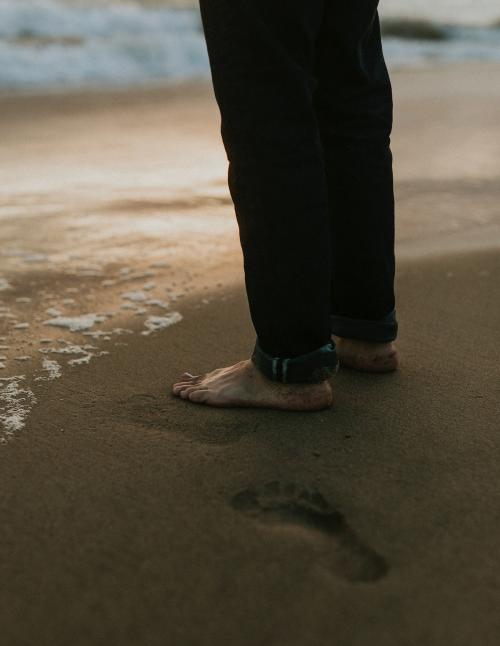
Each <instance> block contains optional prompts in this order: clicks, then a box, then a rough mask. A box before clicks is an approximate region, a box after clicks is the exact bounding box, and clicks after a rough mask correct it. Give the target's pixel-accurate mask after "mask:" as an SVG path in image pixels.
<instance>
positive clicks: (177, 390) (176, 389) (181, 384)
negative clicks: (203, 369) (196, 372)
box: [172, 376, 201, 395]
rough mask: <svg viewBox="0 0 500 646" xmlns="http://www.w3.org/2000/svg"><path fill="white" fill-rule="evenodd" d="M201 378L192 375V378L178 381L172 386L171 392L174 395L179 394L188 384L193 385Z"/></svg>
mask: <svg viewBox="0 0 500 646" xmlns="http://www.w3.org/2000/svg"><path fill="white" fill-rule="evenodd" d="M200 380H201V376H197V377H193V379H190V380H188V381H178V382H177V383H175V384H174V385H173V386H172V392H173V393H174V395H177V394H179V393H180V392H181V391H182V390H184V388H189V386H194V385H195V384H197V383H199V382H200Z"/></svg>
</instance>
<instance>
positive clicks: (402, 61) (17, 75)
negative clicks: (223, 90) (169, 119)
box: [0, 0, 500, 90]
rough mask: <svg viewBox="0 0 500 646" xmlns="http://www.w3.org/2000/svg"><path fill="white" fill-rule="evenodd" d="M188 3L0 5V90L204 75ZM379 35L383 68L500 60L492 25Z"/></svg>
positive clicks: (420, 22) (401, 25) (5, 1)
mask: <svg viewBox="0 0 500 646" xmlns="http://www.w3.org/2000/svg"><path fill="white" fill-rule="evenodd" d="M173 2H174V3H175V6H173V5H172V3H173ZM405 2H406V0H405ZM190 3H191V0H136V1H134V2H132V1H131V0H128V1H125V0H120V1H118V0H99V1H97V0H15V1H14V0H0V88H3V89H14V90H15V89H30V88H51V87H85V86H110V85H112V86H119V85H122V86H123V85H128V86H132V85H141V84H147V83H150V82H159V81H171V80H180V79H188V78H208V76H209V63H208V56H207V52H206V45H205V41H204V38H203V31H202V27H201V20H200V15H199V10H198V8H197V7H192V6H189V5H190ZM382 31H383V36H384V51H385V55H386V59H387V61H388V63H389V65H390V66H400V65H407V64H410V65H414V64H426V63H429V62H431V63H434V62H439V61H444V62H448V61H464V60H494V61H500V20H499V21H495V22H493V23H492V24H491V25H486V26H484V25H483V26H479V25H472V24H460V25H459V24H456V25H453V24H446V23H444V22H439V21H431V20H426V19H405V18H398V17H397V14H391V16H390V17H387V18H385V17H383V18H382Z"/></svg>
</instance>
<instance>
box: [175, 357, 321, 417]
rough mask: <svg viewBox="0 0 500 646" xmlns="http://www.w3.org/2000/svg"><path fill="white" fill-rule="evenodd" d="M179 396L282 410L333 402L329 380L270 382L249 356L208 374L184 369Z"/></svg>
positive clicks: (216, 403)
mask: <svg viewBox="0 0 500 646" xmlns="http://www.w3.org/2000/svg"><path fill="white" fill-rule="evenodd" d="M172 392H173V394H174V395H176V396H177V397H182V399H187V400H189V401H191V402H195V403H197V404H208V405H209V406H228V407H235V406H244V407H250V408H279V409H281V410H296V411H307V410H321V409H323V408H328V407H329V406H331V405H332V404H333V391H332V387H331V386H330V384H329V383H328V381H322V382H320V383H316V384H282V383H278V382H274V381H270V380H269V379H267V378H266V377H264V375H263V374H262V373H261V372H260V370H259V369H258V368H257V367H256V366H255V364H254V363H253V362H252V361H250V359H247V360H245V361H240V362H239V363H236V364H235V365H234V366H229V367H228V368H220V369H219V370H214V371H213V372H209V373H207V374H206V375H198V376H193V375H190V374H189V373H188V372H185V373H184V374H183V375H182V376H181V378H180V381H179V382H178V383H176V384H174V386H173V388H172Z"/></svg>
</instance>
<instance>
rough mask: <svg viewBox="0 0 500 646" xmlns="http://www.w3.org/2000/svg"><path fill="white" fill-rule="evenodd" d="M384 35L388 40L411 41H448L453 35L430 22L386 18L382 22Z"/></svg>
mask: <svg viewBox="0 0 500 646" xmlns="http://www.w3.org/2000/svg"><path fill="white" fill-rule="evenodd" d="M381 28H382V35H383V36H384V37H386V38H391V37H392V38H406V39H409V40H448V39H449V38H450V37H451V35H450V33H449V30H448V29H446V27H445V26H444V25H440V24H438V23H434V22H432V21H430V20H424V19H421V20H414V19H411V18H386V19H384V20H382V21H381Z"/></svg>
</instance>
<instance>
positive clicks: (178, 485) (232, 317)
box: [0, 66, 500, 646]
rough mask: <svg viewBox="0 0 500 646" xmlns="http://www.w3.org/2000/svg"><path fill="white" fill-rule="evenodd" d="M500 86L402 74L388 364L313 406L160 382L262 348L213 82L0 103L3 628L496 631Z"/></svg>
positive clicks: (274, 640)
mask: <svg viewBox="0 0 500 646" xmlns="http://www.w3.org/2000/svg"><path fill="white" fill-rule="evenodd" d="M499 79H500V68H498V67H494V66H464V67H450V68H442V69H440V70H426V71H418V72H400V73H395V74H394V75H393V83H394V88H395V96H396V108H397V115H398V118H397V122H396V128H395V133H394V145H393V149H394V156H395V159H396V160H397V165H396V170H397V187H396V189H397V198H398V231H397V234H398V247H397V250H398V259H399V263H398V276H397V295H398V317H399V320H400V326H401V328H400V329H401V335H400V339H399V347H400V351H401V355H402V366H401V371H400V372H398V373H397V374H394V375H389V376H367V375H360V374H356V373H354V372H350V371H347V370H342V371H341V372H340V373H339V374H338V375H337V377H336V378H335V380H334V382H333V383H334V388H335V393H336V405H335V407H334V408H333V409H332V410H330V411H326V412H325V411H323V412H319V413H313V414H311V413H309V414H305V413H304V414H302V413H280V412H276V411H252V410H239V411H233V410H214V409H208V408H205V407H196V406H193V405H190V404H188V403H186V402H183V401H181V400H179V399H177V398H173V397H171V396H170V394H169V387H170V384H171V382H172V381H173V380H174V379H175V378H176V376H177V375H178V373H179V372H180V371H182V370H184V369H185V368H187V369H191V370H192V371H198V370H199V371H202V370H207V369H210V368H212V367H214V366H215V365H222V364H227V363H229V362H234V361H236V360H238V359H241V358H243V357H245V356H247V355H248V352H249V348H250V347H251V345H252V341H253V332H252V328H251V324H250V320H249V316H248V308H247V305H246V300H245V295H244V291H243V287H242V270H241V255H240V252H239V249H238V244H237V235H236V229H235V226H234V221H233V217H232V213H231V206H230V202H229V200H228V197H227V191H226V188H225V184H224V172H225V167H224V155H223V152H222V151H221V149H220V143H219V140H218V122H217V113H216V110H215V107H214V105H213V100H212V98H211V94H210V91H209V89H208V88H207V87H206V86H196V87H192V86H190V87H183V88H179V89H177V90H164V89H152V90H150V91H144V92H140V93H135V94H130V93H119V92H118V93H116V92H114V93H106V94H102V93H101V94H92V93H87V94H85V95H80V96H73V95H68V96H63V97H61V96H57V95H54V96H46V97H43V98H38V99H36V100H35V98H34V97H15V98H12V97H3V98H1V100H0V111H1V112H2V115H3V116H4V119H3V120H2V122H3V125H2V141H3V147H2V149H1V151H0V156H1V158H2V159H1V164H0V166H1V168H2V174H3V177H2V195H1V203H0V206H1V208H0V214H1V217H2V236H3V238H2V255H1V259H0V260H1V265H0V269H1V271H0V277H2V278H3V279H4V281H6V282H7V286H6V287H5V289H4V290H3V291H2V292H1V293H0V296H1V299H2V304H1V305H2V312H3V313H4V314H6V315H7V314H10V316H3V317H2V319H0V321H2V323H1V325H2V326H3V327H2V328H1V331H0V334H1V335H2V336H3V339H4V340H3V341H1V343H2V344H4V345H5V346H9V347H8V348H6V349H4V350H2V351H1V353H3V355H4V356H5V357H6V359H5V368H4V369H3V370H2V375H1V376H2V378H3V379H4V381H3V382H0V383H2V385H3V389H4V390H3V391H2V393H3V397H4V398H3V400H2V401H1V403H2V405H3V409H4V411H5V409H6V408H7V409H8V410H10V418H9V419H11V420H12V419H14V418H16V415H17V416H18V418H19V416H20V415H21V413H23V411H24V413H23V415H24V417H23V416H22V415H21V418H22V419H21V421H22V424H20V425H19V426H18V427H17V428H15V429H13V428H10V430H9V429H8V428H7V429H6V428H5V427H4V429H3V435H2V437H3V440H4V443H3V444H2V445H0V460H1V467H0V489H1V491H2V497H1V504H0V535H1V540H0V566H1V570H0V572H1V580H2V586H1V591H2V593H1V598H2V603H1V606H0V607H1V611H0V614H1V616H0V622H1V625H2V633H3V638H2V641H4V642H5V644H7V645H8V646H11V645H12V646H13V645H16V646H17V645H18V644H19V645H24V644H34V643H36V644H40V645H45V644H47V645H48V644H51V645H59V644H61V645H63V644H64V645H66V644H72V645H79V644H81V645H82V646H83V645H85V646H89V645H92V646H94V645H97V644H102V645H106V646H108V645H110V644H120V645H124V644H134V645H135V644H137V645H141V646H142V645H144V644H147V645H148V646H149V645H156V644H162V645H163V644H175V645H177V644H179V645H183V646H184V645H185V644H193V645H194V644H196V645H198V644H202V645H205V644H207V645H208V644H210V645H211V644H245V645H246V644H248V645H249V646H250V645H252V646H254V645H255V644H266V645H267V644H269V645H279V646H281V645H282V644H283V645H284V644H286V645H289V644H290V645H297V646H299V645H300V646H303V645H306V644H311V645H312V644H314V645H315V646H316V645H321V644H325V645H326V644H331V643H335V644H339V645H341V646H347V645H351V644H352V645H356V646H358V645H360V646H365V645H368V644H370V646H371V645H372V644H376V645H377V646H378V645H382V646H384V645H386V644H387V645H391V646H392V645H393V644H394V645H398V646H400V645H401V644H404V645H405V646H412V645H413V644H415V645H417V644H418V645H419V646H420V645H421V644H429V645H431V646H434V645H435V646H442V644H445V643H446V644H450V645H453V646H458V645H462V644H464V645H465V644H467V645H469V644H471V643H472V644H476V643H477V644H481V645H483V644H484V645H486V646H489V645H490V644H496V642H497V639H498V634H499V633H500V620H499V617H498V612H497V608H498V605H499V602H500V592H499V585H500V556H499V553H498V549H497V544H498V536H499V535H500V518H499V515H498V508H499V503H500V500H499V499H500V493H499V488H498V462H499V458H500V455H499V454H500V450H499V440H498V420H499V414H500V404H499V401H500V397H499V395H500V378H499V369H498V359H499V347H500V306H499V297H500V287H499V285H500V254H499V253H498V248H499V246H500V243H499V240H500V237H499V235H498V234H499V232H500V213H499V210H498V206H497V205H498V198H499V197H500V195H499V194H500V183H499V178H498V168H499V165H498V162H499V158H500V147H499V145H498V141H499V138H498V134H499V133H498V130H500V126H499V125H498V123H497V119H496V115H497V114H498V108H499V106H500V90H499V89H498V88H500V84H499V83H498V82H496V81H498V80H499ZM42 161H43V164H42ZM6 162H8V163H6ZM75 256H77V257H75ZM109 281H111V283H110V282H109ZM113 281H114V282H113ZM151 283H153V286H151ZM75 290H76V291H75ZM138 293H141V294H142V296H138V295H137V294H138ZM127 294H128V296H124V295H127ZM130 294H135V295H134V296H132V297H131V296H130ZM28 298H30V299H31V300H30V301H27V300H25V299H28ZM68 298H69V299H72V300H73V302H69V301H68ZM18 299H21V300H18ZM23 299H24V300H23ZM64 301H68V302H64ZM147 301H163V302H164V304H163V306H160V305H158V304H157V303H156V304H151V303H147ZM126 304H129V305H131V306H132V309H130V308H129V307H127V308H126V309H123V307H122V306H123V305H126ZM51 308H56V309H57V308H59V311H60V314H58V315H57V314H54V312H52V314H48V313H47V311H46V310H47V309H51ZM140 310H145V311H143V312H141V311H140ZM174 312H179V313H180V315H181V316H182V320H180V321H179V322H174V323H173V324H171V325H169V326H168V328H167V329H159V330H158V331H152V332H151V331H150V329H149V328H147V327H146V326H145V322H146V321H147V320H148V317H150V316H158V317H161V318H168V317H169V316H171V315H172V314H173V313H174ZM83 314H86V315H87V319H86V320H87V323H88V315H89V314H95V315H96V316H97V317H102V318H101V320H96V321H95V322H94V323H93V324H92V325H91V327H89V328H88V329H85V330H81V331H79V332H78V331H75V332H72V331H70V330H69V329H68V328H67V327H63V328H60V327H54V326H50V325H47V324H45V323H44V321H46V320H49V319H50V318H51V317H52V318H57V317H66V318H71V317H73V319H78V320H79V321H80V323H81V322H82V319H81V317H82V315H83ZM37 319H38V320H37ZM23 322H29V323H30V326H29V328H16V327H15V326H16V325H19V323H23ZM117 329H122V330H125V329H126V330H130V331H129V332H121V333H120V332H114V330H117ZM99 331H104V332H105V333H104V334H97V335H94V336H90V335H89V334H87V335H84V334H83V333H84V332H87V333H91V334H93V333H95V332H99ZM141 332H150V333H147V334H141ZM106 336H107V337H109V338H108V339H107V340H105V337H106ZM43 339H46V341H47V342H45V343H41V340H43ZM221 339H223V341H224V342H223V343H221ZM85 343H89V344H90V345H93V346H95V347H94V348H87V349H86V350H85V348H83V345H84V344H85ZM75 345H80V349H83V350H85V352H86V354H85V352H80V353H78V352H76V353H73V354H72V353H71V347H73V349H74V346H75ZM68 347H69V348H70V351H69V352H57V350H61V349H64V348H68ZM40 349H41V350H44V351H43V352H39V350H40ZM45 350H49V351H48V352H46V351H45ZM102 352H104V353H105V354H100V353H102ZM108 353H109V354H108ZM87 355H91V356H89V358H88V359H85V357H86V356H87ZM16 356H17V357H22V356H31V357H32V358H31V359H29V360H25V361H18V360H16ZM75 358H76V359H78V358H82V359H83V361H82V362H81V363H80V364H73V365H68V363H67V361H68V360H69V361H71V360H73V359H75ZM43 359H47V360H50V361H56V362H57V364H58V365H59V366H60V371H61V376H56V375H55V373H54V366H53V367H52V372H51V370H49V369H47V368H45V369H44V366H43V363H42V361H43ZM16 375H23V377H24V378H23V379H20V378H18V379H17V380H15V379H14V380H12V379H9V378H10V377H13V376H16ZM40 377H43V379H40ZM12 384H16V386H15V387H13V386H12ZM6 387H8V388H10V391H9V392H8V393H7V395H8V396H10V399H11V401H10V403H9V402H8V401H7V402H6V399H5V396H6V395H5V388H6ZM16 388H17V391H16ZM23 390H24V391H26V392H25V393H24V394H23V393H22V392H21V391H23ZM28 391H29V392H30V393H31V397H32V398H33V399H30V395H29V394H28ZM16 392H17V394H16ZM9 393H10V394H9ZM23 398H24V399H23ZM35 400H36V402H35ZM9 406H10V409H9ZM16 407H17V408H16ZM23 407H24V408H23ZM16 419H17V418H16ZM23 424H24V426H23Z"/></svg>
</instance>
